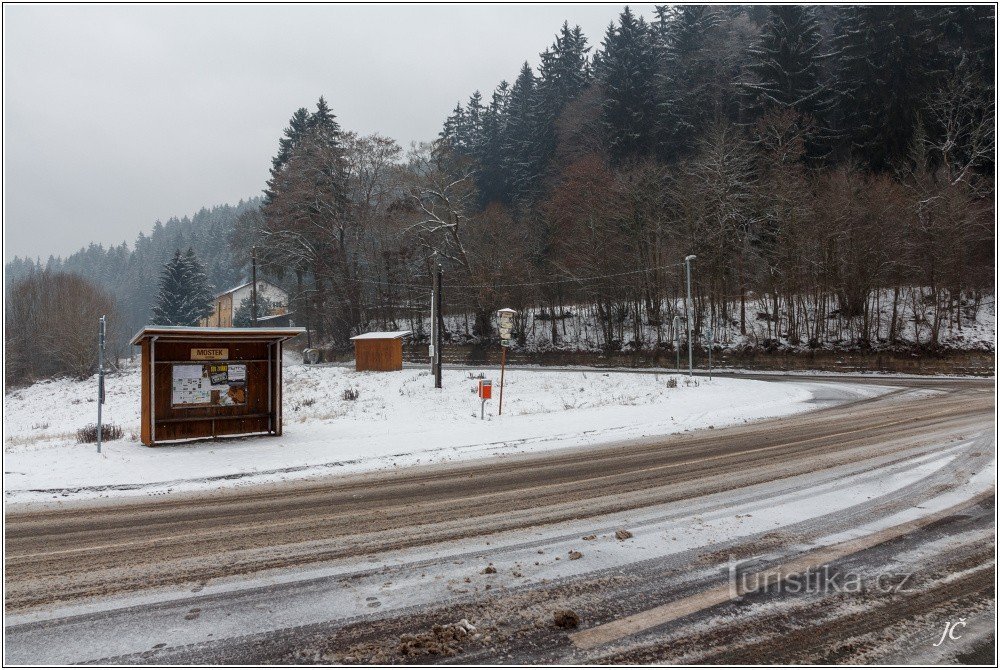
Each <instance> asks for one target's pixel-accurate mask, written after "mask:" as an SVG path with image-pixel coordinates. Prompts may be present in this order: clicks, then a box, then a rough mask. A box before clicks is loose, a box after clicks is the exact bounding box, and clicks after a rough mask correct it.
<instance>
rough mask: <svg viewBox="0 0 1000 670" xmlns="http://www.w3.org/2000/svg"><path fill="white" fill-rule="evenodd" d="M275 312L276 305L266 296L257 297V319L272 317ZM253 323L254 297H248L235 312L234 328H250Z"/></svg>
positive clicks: (259, 295)
mask: <svg viewBox="0 0 1000 670" xmlns="http://www.w3.org/2000/svg"><path fill="white" fill-rule="evenodd" d="M273 311H274V303H273V302H271V299H270V298H268V297H267V296H266V295H262V294H259V293H258V295H257V318H258V319H262V318H264V317H265V316H270V315H271V312H273ZM253 325H254V323H253V297H252V296H247V297H246V298H243V300H241V301H240V304H239V306H238V307H237V308H236V311H235V312H233V326H235V327H236V328H250V327H252V326H253Z"/></svg>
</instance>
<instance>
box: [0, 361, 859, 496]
mask: <svg viewBox="0 0 1000 670" xmlns="http://www.w3.org/2000/svg"><path fill="white" fill-rule="evenodd" d="M482 372H483V373H485V374H486V376H487V377H488V378H489V377H492V378H493V379H494V384H495V386H494V399H493V400H492V401H489V402H487V405H486V419H485V420H480V418H479V409H480V408H479V400H478V398H477V397H476V395H475V387H476V383H477V380H476V379H475V378H474V377H476V375H475V373H470V372H469V371H466V370H461V371H459V370H445V371H444V384H443V385H444V388H443V389H438V390H436V389H434V388H433V380H432V377H431V376H430V374H429V372H427V371H426V370H417V369H407V370H403V371H401V372H393V373H370V372H365V373H357V372H354V371H353V370H348V369H344V368H338V367H307V366H302V365H291V366H287V367H286V370H285V405H284V416H285V427H284V435H282V436H281V437H279V438H274V437H252V438H238V439H229V440H220V441H217V442H212V441H201V442H193V443H184V444H175V445H169V446H167V445H165V446H162V447H158V448H155V449H149V448H147V447H143V446H142V445H141V444H139V441H138V437H137V436H138V432H139V375H138V372H137V371H130V372H126V373H123V374H120V375H117V376H114V377H111V378H109V380H108V384H107V404H106V405H105V410H104V416H105V422H106V423H115V424H118V425H120V426H122V427H123V428H124V430H125V437H124V439H121V440H117V441H113V442H108V443H105V447H104V453H103V454H101V455H98V454H96V453H95V447H94V445H93V444H78V443H76V439H75V431H76V430H77V429H78V428H81V427H82V426H84V425H85V424H88V423H93V422H94V420H95V415H96V405H95V403H94V395H95V388H96V380H93V379H91V380H87V381H83V382H76V381H69V380H58V381H51V382H43V383H39V384H35V385H33V386H31V387H28V388H24V389H19V390H17V391H15V392H12V393H10V394H8V395H7V396H6V397H5V398H4V444H3V448H4V491H5V496H6V499H7V501H8V502H15V501H31V500H51V499H52V498H53V497H55V498H59V499H65V498H67V497H71V498H77V497H88V498H89V497H101V496H109V495H123V494H151V493H162V492H166V491H185V490H199V489H206V488H216V487H222V486H240V485H247V484H252V483H262V482H274V481H280V480H284V479H289V478H306V477H314V476H322V475H330V474H343V473H348V472H356V471H363V470H377V469H384V468H393V467H402V466H405V465H413V464H426V463H431V462H440V461H449V460H454V459H459V458H480V457H495V456H501V455H504V454H513V453H520V452H528V451H538V450H543V449H554V448H565V447H576V446H581V445H591V444H597V443H602V442H610V441H615V440H621V439H628V438H638V437H643V436H651V435H664V434H669V433H675V432H680V431H684V430H691V429H695V428H707V427H710V426H714V427H721V426H724V425H727V424H734V423H741V422H745V421H752V420H756V419H761V418H765V417H774V416H780V415H785V414H790V413H793V412H800V411H804V410H806V409H809V408H810V407H811V405H810V404H808V401H810V400H811V399H812V398H813V394H812V393H811V392H810V390H809V389H810V386H809V385H808V384H788V383H780V384H778V383H768V382H761V381H751V380H736V379H716V380H714V381H709V380H706V379H696V380H694V381H693V382H691V383H690V385H689V384H688V381H687V379H686V378H684V377H678V376H675V375H666V374H663V375H649V374H638V373H622V372H600V371H590V370H588V371H582V370H581V371H572V372H570V371H545V370H532V371H524V370H514V371H508V374H507V377H506V380H505V381H506V384H505V390H504V412H503V416H497V396H498V395H499V394H498V391H499V388H498V386H496V385H498V384H499V374H498V372H499V371H498V370H495V369H494V370H488V369H484V370H483V371H482ZM675 384H676V385H675ZM348 389H352V390H356V391H358V393H359V395H358V398H357V399H356V400H345V399H344V391H346V390H348ZM868 392H869V393H871V392H872V391H871V390H870V389H869V390H868Z"/></svg>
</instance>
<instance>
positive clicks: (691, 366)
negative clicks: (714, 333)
mask: <svg viewBox="0 0 1000 670" xmlns="http://www.w3.org/2000/svg"><path fill="white" fill-rule="evenodd" d="M696 258H698V257H697V256H695V255H694V254H691V255H690V256H687V257H685V258H684V265H686V266H687V302H685V303H684V311H685V312H687V322H688V328H687V330H688V377H693V376H694V363H693V361H694V354H693V353H692V342H691V312H690V311H689V308H688V304H689V303H691V261H693V260H694V259H696ZM691 307H694V304H693V303H691Z"/></svg>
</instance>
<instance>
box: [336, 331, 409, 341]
mask: <svg viewBox="0 0 1000 670" xmlns="http://www.w3.org/2000/svg"><path fill="white" fill-rule="evenodd" d="M412 332H413V331H412V330H392V331H388V332H384V333H380V332H378V331H374V332H371V333H364V334H362V335H355V336H354V337H352V338H351V339H352V340H398V339H400V338H401V337H406V336H407V335H409V334H410V333H412Z"/></svg>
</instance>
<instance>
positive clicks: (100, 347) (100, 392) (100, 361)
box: [97, 315, 107, 453]
mask: <svg viewBox="0 0 1000 670" xmlns="http://www.w3.org/2000/svg"><path fill="white" fill-rule="evenodd" d="M106 331H107V317H105V316H103V315H102V316H101V318H100V320H99V321H98V326H97V453H101V439H102V438H103V437H104V434H103V431H104V425H103V423H102V421H103V417H102V416H101V409H102V406H103V405H104V339H105V333H106Z"/></svg>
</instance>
